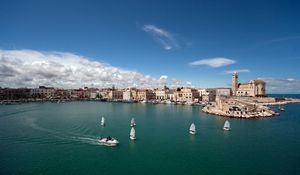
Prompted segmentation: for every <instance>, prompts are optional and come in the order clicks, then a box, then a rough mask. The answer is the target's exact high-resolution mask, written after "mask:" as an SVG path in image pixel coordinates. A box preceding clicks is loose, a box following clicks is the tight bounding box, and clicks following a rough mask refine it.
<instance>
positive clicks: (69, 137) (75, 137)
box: [26, 118, 100, 145]
mask: <svg viewBox="0 0 300 175" xmlns="http://www.w3.org/2000/svg"><path fill="white" fill-rule="evenodd" d="M26 124H27V125H28V126H30V127H31V128H33V129H35V130H38V131H41V132H44V133H46V134H49V135H50V136H52V137H55V138H57V139H59V140H60V141H61V142H63V143H66V141H67V142H79V143H84V144H91V145H100V143H99V141H98V139H99V138H97V137H95V136H92V135H84V134H75V133H67V132H61V131H57V130H53V129H48V128H45V127H42V126H40V125H38V123H37V118H27V119H26Z"/></svg>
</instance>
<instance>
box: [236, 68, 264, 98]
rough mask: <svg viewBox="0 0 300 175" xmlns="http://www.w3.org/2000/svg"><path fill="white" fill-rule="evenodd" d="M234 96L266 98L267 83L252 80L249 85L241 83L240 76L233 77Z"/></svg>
mask: <svg viewBox="0 0 300 175" xmlns="http://www.w3.org/2000/svg"><path fill="white" fill-rule="evenodd" d="M232 94H233V95H234V96H243V97H264V96H266V82H264V81H263V80H250V82H249V83H239V82H238V74H237V72H234V73H233V75H232Z"/></svg>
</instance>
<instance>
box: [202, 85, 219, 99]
mask: <svg viewBox="0 0 300 175" xmlns="http://www.w3.org/2000/svg"><path fill="white" fill-rule="evenodd" d="M200 94H201V98H202V101H204V102H212V101H215V100H216V89H214V88H207V89H201V91H200Z"/></svg>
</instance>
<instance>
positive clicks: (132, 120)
mask: <svg viewBox="0 0 300 175" xmlns="http://www.w3.org/2000/svg"><path fill="white" fill-rule="evenodd" d="M135 125H136V123H135V120H134V118H132V119H131V122H130V126H131V127H134V126H135Z"/></svg>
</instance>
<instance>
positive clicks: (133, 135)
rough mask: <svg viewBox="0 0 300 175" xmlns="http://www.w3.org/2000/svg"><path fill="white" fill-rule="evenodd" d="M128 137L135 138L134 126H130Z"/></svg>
mask: <svg viewBox="0 0 300 175" xmlns="http://www.w3.org/2000/svg"><path fill="white" fill-rule="evenodd" d="M130 139H131V140H135V139H136V137H135V129H134V127H132V128H131V130H130Z"/></svg>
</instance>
